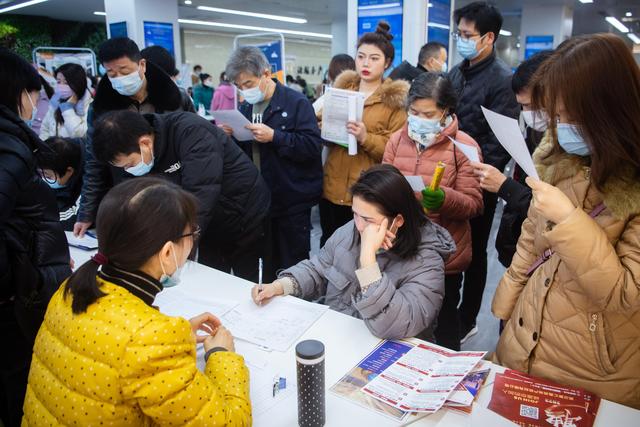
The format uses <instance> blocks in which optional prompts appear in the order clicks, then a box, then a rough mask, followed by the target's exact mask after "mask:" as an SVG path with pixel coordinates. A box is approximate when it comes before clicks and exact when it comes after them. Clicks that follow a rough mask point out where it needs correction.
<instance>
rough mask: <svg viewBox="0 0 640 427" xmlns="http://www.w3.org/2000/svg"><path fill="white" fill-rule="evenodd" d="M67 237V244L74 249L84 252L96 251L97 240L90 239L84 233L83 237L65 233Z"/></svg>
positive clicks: (68, 232)
mask: <svg viewBox="0 0 640 427" xmlns="http://www.w3.org/2000/svg"><path fill="white" fill-rule="evenodd" d="M64 234H65V235H66V236H67V243H69V245H70V246H73V247H75V248H79V249H83V250H85V251H92V250H94V249H98V239H96V238H95V237H91V236H89V235H88V234H86V233H85V235H84V237H76V236H74V235H73V232H71V231H65V232H64Z"/></svg>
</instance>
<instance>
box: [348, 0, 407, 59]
mask: <svg viewBox="0 0 640 427" xmlns="http://www.w3.org/2000/svg"><path fill="white" fill-rule="evenodd" d="M379 21H386V22H388V23H389V26H390V27H391V30H390V33H391V35H393V40H392V41H391V43H392V44H393V47H394V49H395V51H396V52H395V58H394V60H393V63H392V64H391V67H389V69H390V70H391V69H393V68H395V67H397V66H398V65H400V63H401V62H402V0H358V38H360V37H362V35H363V34H364V33H370V32H372V31H375V30H376V27H377V25H378V22H379Z"/></svg>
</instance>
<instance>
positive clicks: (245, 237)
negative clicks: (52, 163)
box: [93, 110, 270, 281]
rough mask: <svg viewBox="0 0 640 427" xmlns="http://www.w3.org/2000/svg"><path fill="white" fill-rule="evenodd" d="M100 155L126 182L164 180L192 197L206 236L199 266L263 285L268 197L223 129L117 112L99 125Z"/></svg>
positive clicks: (184, 116)
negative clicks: (145, 178) (261, 273)
mask: <svg viewBox="0 0 640 427" xmlns="http://www.w3.org/2000/svg"><path fill="white" fill-rule="evenodd" d="M93 150H94V153H95V158H96V160H97V161H99V162H103V163H104V164H106V165H109V166H110V167H111V168H114V169H122V170H123V171H124V173H125V174H126V175H127V178H131V177H140V176H143V175H147V174H152V175H158V176H162V177H164V178H166V179H168V180H169V181H172V182H174V183H176V184H178V185H180V186H181V187H182V188H183V189H185V190H187V191H189V192H191V193H193V194H194V195H195V196H196V197H197V198H198V202H199V203H198V224H199V225H200V228H201V229H202V239H201V241H200V245H199V252H198V261H199V262H201V263H202V264H205V265H208V266H210V267H213V268H216V269H218V270H222V271H225V272H227V273H230V272H231V270H232V269H233V273H234V274H235V275H236V276H239V277H242V278H243V279H247V280H251V281H255V280H258V269H257V268H256V266H257V265H258V259H259V258H261V257H262V258H264V257H265V254H266V253H267V251H268V248H267V247H266V246H267V243H268V234H269V218H268V217H269V203H270V198H269V189H268V188H267V186H266V184H265V183H264V181H263V179H262V177H261V176H260V174H259V173H258V171H257V169H256V168H255V166H254V165H253V164H251V161H250V160H249V159H248V158H247V156H245V154H244V153H243V152H242V150H240V148H238V146H237V145H236V144H235V143H234V142H233V141H232V140H231V139H230V138H229V137H227V135H225V134H224V132H223V131H222V130H220V129H219V128H218V127H217V126H215V125H213V124H211V123H210V122H209V121H207V120H205V119H203V118H202V117H199V116H198V115H196V114H190V113H184V112H179V113H169V114H162V115H160V114H144V115H141V114H137V113H135V112H133V111H126V110H122V111H113V112H111V113H107V114H105V115H103V117H101V118H100V119H99V120H98V121H97V122H96V127H95V131H94V134H93ZM123 179H125V178H123Z"/></svg>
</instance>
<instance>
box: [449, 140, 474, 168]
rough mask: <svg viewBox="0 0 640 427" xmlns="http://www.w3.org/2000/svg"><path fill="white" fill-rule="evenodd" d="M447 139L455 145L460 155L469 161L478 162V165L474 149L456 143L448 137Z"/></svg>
mask: <svg viewBox="0 0 640 427" xmlns="http://www.w3.org/2000/svg"><path fill="white" fill-rule="evenodd" d="M448 138H449V139H450V140H451V142H453V145H455V146H456V148H457V149H459V150H460V151H462V153H463V154H464V155H465V156H467V159H469V160H471V161H472V162H478V163H479V162H480V156H479V155H478V150H476V149H475V148H474V147H472V146H470V145H467V144H463V143H461V142H458V141H456V140H455V139H453V138H451V137H448Z"/></svg>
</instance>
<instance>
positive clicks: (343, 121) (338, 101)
mask: <svg viewBox="0 0 640 427" xmlns="http://www.w3.org/2000/svg"><path fill="white" fill-rule="evenodd" d="M323 98H324V105H323V108H322V133H321V136H322V138H323V139H324V140H326V141H330V142H334V143H336V144H339V145H342V146H343V147H345V148H348V150H349V155H351V156H354V155H356V154H357V152H358V144H357V141H356V138H355V136H353V135H351V134H350V133H349V132H347V123H348V122H349V121H362V112H363V110H364V95H363V94H361V93H360V92H354V91H351V90H343V89H335V88H329V89H328V90H327V91H326V92H325V94H324V96H323Z"/></svg>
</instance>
